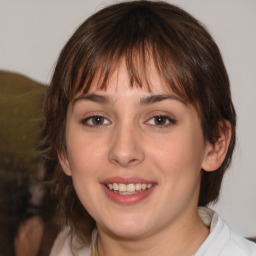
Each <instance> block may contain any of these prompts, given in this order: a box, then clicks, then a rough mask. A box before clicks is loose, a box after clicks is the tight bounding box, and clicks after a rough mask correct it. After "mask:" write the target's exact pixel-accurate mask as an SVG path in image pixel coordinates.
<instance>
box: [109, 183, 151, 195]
mask: <svg viewBox="0 0 256 256" xmlns="http://www.w3.org/2000/svg"><path fill="white" fill-rule="evenodd" d="M152 186H153V184H145V183H136V184H128V185H126V184H123V183H113V184H111V183H109V184H107V187H108V188H109V189H110V190H114V191H116V192H120V193H125V192H130V193H133V192H136V191H144V190H146V189H150V188H151V187H152Z"/></svg>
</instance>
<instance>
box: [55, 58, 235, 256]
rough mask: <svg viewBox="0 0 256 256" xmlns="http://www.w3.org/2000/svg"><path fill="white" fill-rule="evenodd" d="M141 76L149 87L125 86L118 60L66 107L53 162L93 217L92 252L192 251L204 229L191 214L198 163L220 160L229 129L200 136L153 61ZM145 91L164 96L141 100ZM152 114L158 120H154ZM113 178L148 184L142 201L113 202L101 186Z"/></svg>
mask: <svg viewBox="0 0 256 256" xmlns="http://www.w3.org/2000/svg"><path fill="white" fill-rule="evenodd" d="M149 74H150V76H149V81H150V84H151V85H150V88H151V92H149V91H148V90H147V89H146V88H138V87H136V86H134V87H133V88H131V87H130V86H129V77H128V74H127V70H126V67H125V65H124V63H122V64H121V65H120V66H119V68H118V69H117V70H116V71H115V72H114V73H113V75H112V76H111V77H110V79H109V83H108V87H107V90H106V91H102V90H98V89H97V83H96V81H95V82H94V84H92V87H91V89H90V91H89V94H90V97H88V95H87V96H85V95H77V99H76V100H75V101H74V102H73V103H70V104H69V107H68V112H67V123H66V143H67V152H66V153H63V154H61V155H60V156H59V158H60V163H61V165H62V167H63V170H64V172H65V173H66V174H67V175H70V176H72V179H73V183H74V187H75V190H76V192H77V195H78V197H79V199H80V200H81V202H82V204H83V205H84V207H85V208H86V210H87V211H88V212H89V213H90V215H91V216H92V217H93V218H94V219H95V221H96V223H97V227H98V230H99V239H98V251H99V255H100V256H103V255H111V256H113V255H131V254H132V253H135V254H136V255H147V256H148V255H168V256H171V255H192V254H193V253H194V252H195V251H196V250H197V249H198V248H199V247H200V245H201V244H202V243H203V241H204V240H205V239H206V237H207V235H208V233H209V231H208V229H207V228H206V227H205V226H204V225H203V224H202V223H201V221H200V219H199V216H198V214H197V201H198V196H199V188H200V179H201V169H202V168H203V169H204V170H207V171H214V170H216V169H217V168H218V167H219V166H220V164H221V163H222V161H223V160H224V157H225V154H226V150H227V146H228V143H229V137H230V134H223V135H221V137H220V139H219V141H218V142H216V144H214V145H212V144H210V143H208V142H207V141H205V139H204V137H203V133H202V128H201V121H200V118H199V116H198V113H197V111H196V110H195V108H194V107H193V106H192V105H189V104H186V103H184V102H183V101H182V100H181V99H179V98H178V97H177V95H175V94H174V93H173V92H172V91H171V89H170V88H168V87H167V86H165V85H164V84H163V82H162V81H161V79H160V78H159V76H158V74H157V72H156V70H155V69H154V68H153V67H152V68H151V70H150V72H149ZM95 95H96V96H95ZM152 95H165V96H166V95H168V97H169V98H168V99H163V98H164V97H158V100H155V101H154V102H152V101H149V100H148V101H147V100H145V99H146V98H147V99H149V97H151V96H152ZM98 96H103V97H104V98H102V97H98ZM156 98H157V97H156ZM95 115H98V116H102V117H103V118H101V119H100V120H101V124H100V125H95V124H94V122H95V118H90V117H92V116H95ZM158 115H161V116H164V117H166V119H164V120H165V121H163V122H162V123H160V124H159V123H157V122H156V119H155V118H154V117H155V116H158ZM167 117H168V118H170V120H174V121H169V119H168V118H167ZM116 176H118V177H122V178H131V177H137V178H142V179H147V180H150V181H153V182H154V184H155V186H154V189H153V190H152V192H151V193H150V194H149V196H147V197H146V198H145V199H143V200H141V201H139V202H137V203H135V204H132V205H120V204H118V203H116V202H113V201H112V200H110V199H109V198H108V197H107V196H106V193H105V192H104V189H103V188H102V182H103V181H104V180H105V179H108V178H110V179H111V177H116ZM184 241H186V242H185V243H184ZM135 254H134V255H135Z"/></svg>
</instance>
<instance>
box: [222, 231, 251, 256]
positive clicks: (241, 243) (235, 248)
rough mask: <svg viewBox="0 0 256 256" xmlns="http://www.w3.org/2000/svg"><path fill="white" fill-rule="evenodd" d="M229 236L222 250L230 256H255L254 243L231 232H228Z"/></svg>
mask: <svg viewBox="0 0 256 256" xmlns="http://www.w3.org/2000/svg"><path fill="white" fill-rule="evenodd" d="M229 234H230V236H229V239H228V240H227V244H226V246H225V247H224V249H225V250H226V251H228V252H229V253H230V255H239V256H256V244H255V243H253V242H251V241H249V240H247V239H245V238H244V237H242V236H241V235H239V234H237V233H236V232H234V231H233V230H230V233H229ZM221 255H222V254H221ZM223 256H224V254H223Z"/></svg>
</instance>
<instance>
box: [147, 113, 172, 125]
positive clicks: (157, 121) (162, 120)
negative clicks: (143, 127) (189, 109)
mask: <svg viewBox="0 0 256 256" xmlns="http://www.w3.org/2000/svg"><path fill="white" fill-rule="evenodd" d="M175 123H176V121H175V120H174V119H172V118H170V117H169V116H164V115H157V116H153V117H151V118H150V119H149V120H148V121H147V124H150V125H153V126H159V127H167V126H169V125H171V124H175Z"/></svg>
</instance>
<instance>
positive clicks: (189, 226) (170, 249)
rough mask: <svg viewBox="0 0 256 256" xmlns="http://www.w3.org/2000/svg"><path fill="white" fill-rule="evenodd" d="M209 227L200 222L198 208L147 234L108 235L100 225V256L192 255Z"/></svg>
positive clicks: (204, 237) (207, 232)
mask: <svg viewBox="0 0 256 256" xmlns="http://www.w3.org/2000/svg"><path fill="white" fill-rule="evenodd" d="M208 234H209V230H208V229H207V228H206V227H205V226H204V225H203V224H202V222H201V221H200V218H199V216H198V214H197V212H196V213H195V214H194V216H193V217H192V218H191V216H189V217H188V216H186V215H185V216H181V218H180V219H179V221H176V222H175V224H170V225H167V226H166V227H163V228H161V230H156V231H155V232H152V233H151V234H150V235H148V236H145V237H141V238H136V239H134V238H133V239H127V238H125V239H124V238H119V237H117V236H114V235H111V234H109V233H107V232H105V231H104V230H102V229H101V228H99V239H98V254H99V256H117V255H118V256H126V255H137V256H145V255H147V256H153V255H168V256H180V255H184V256H186V255H188V256H191V255H193V254H194V253H195V252H196V251H197V249H198V248H199V247H200V245H201V244H202V243H203V241H204V240H205V239H206V237H207V236H208Z"/></svg>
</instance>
